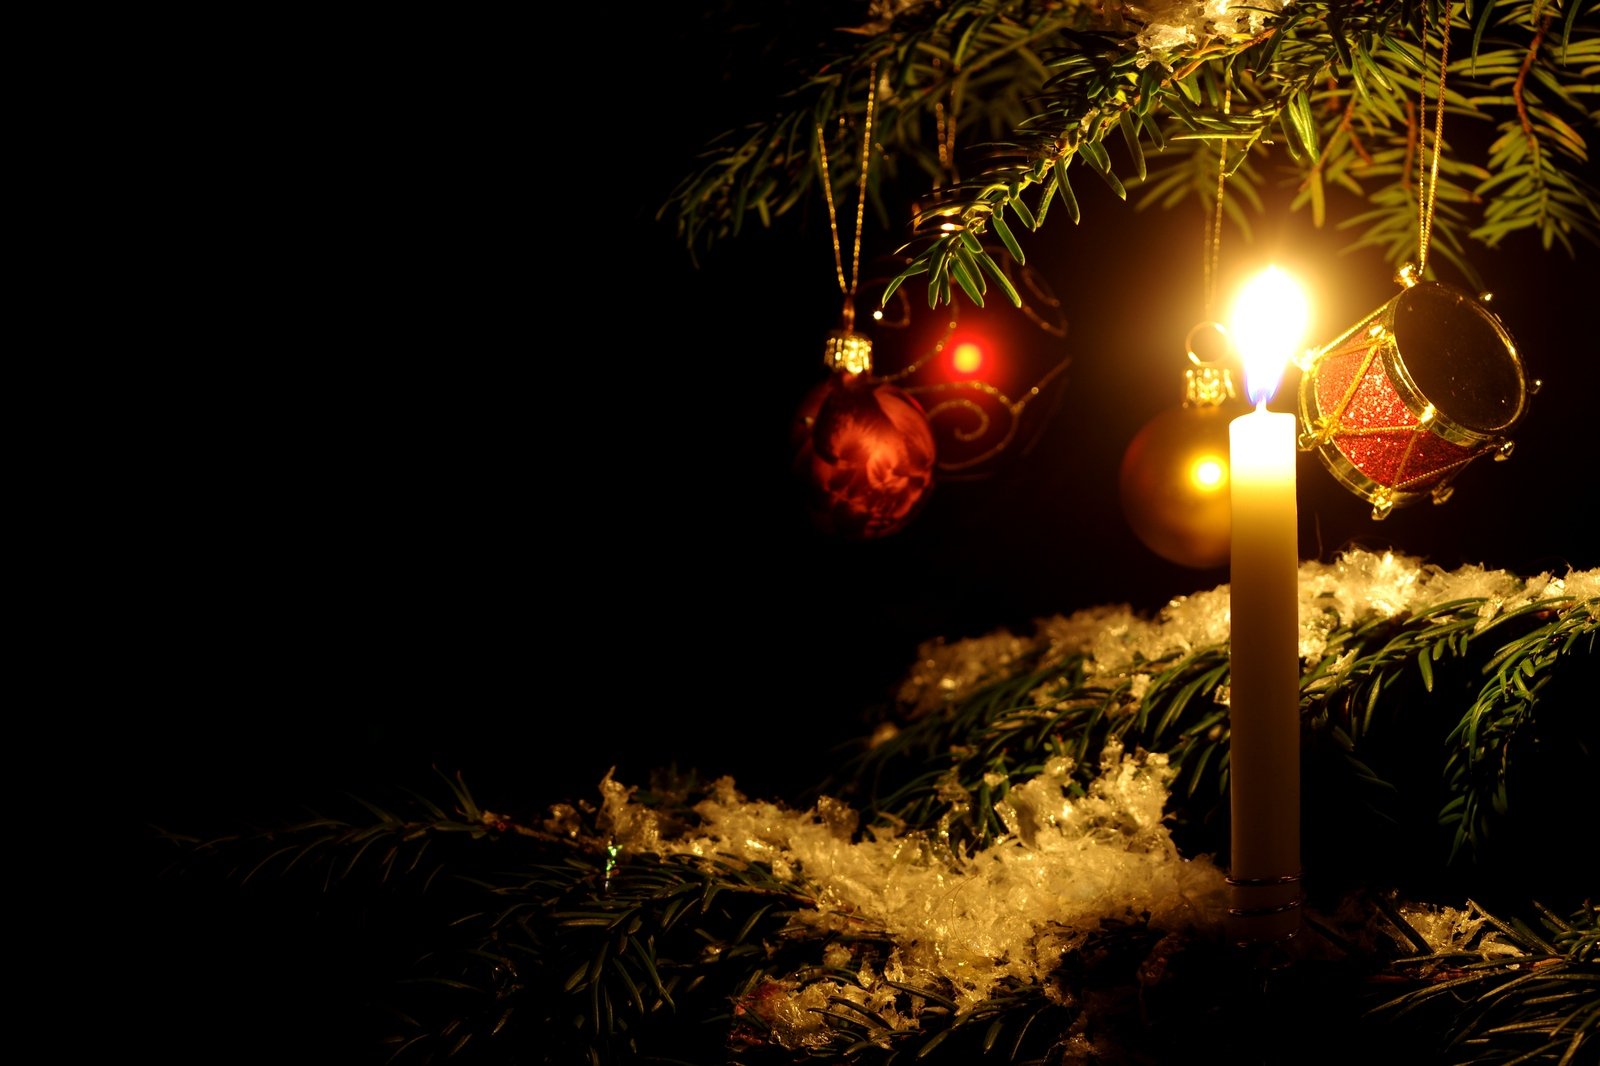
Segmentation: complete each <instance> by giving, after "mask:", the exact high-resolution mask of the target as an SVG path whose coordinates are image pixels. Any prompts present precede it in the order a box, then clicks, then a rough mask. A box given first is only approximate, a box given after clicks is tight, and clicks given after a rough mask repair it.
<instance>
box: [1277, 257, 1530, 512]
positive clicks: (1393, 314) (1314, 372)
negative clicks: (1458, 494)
mask: <svg viewBox="0 0 1600 1066" xmlns="http://www.w3.org/2000/svg"><path fill="white" fill-rule="evenodd" d="M1396 280H1398V281H1399V282H1400V284H1401V285H1402V286H1403V288H1402V290H1401V292H1400V293H1399V294H1398V295H1397V296H1395V297H1394V299H1392V300H1390V301H1389V302H1388V303H1386V304H1384V305H1383V306H1382V307H1380V308H1378V310H1376V311H1374V312H1373V313H1372V314H1370V315H1368V316H1367V317H1366V318H1364V319H1362V320H1361V321H1360V322H1357V323H1356V324H1355V325H1354V326H1352V327H1350V329H1348V330H1346V331H1345V332H1344V333H1343V334H1341V335H1340V336H1339V337H1338V338H1337V339H1335V340H1333V341H1332V342H1330V343H1329V344H1327V345H1326V346H1324V347H1323V348H1321V349H1319V350H1317V351H1314V352H1312V353H1310V354H1309V355H1308V357H1307V359H1306V361H1305V363H1304V365H1303V366H1302V369H1303V370H1304V374H1303V375H1302V377H1301V379H1300V420H1301V431H1302V436H1301V439H1300V447H1301V449H1302V450H1311V449H1315V450H1316V452H1317V454H1318V455H1319V457H1320V458H1321V459H1322V462H1323V465H1325V466H1326V467H1327V468H1328V470H1329V471H1331V472H1332V474H1333V476H1334V477H1335V478H1336V479H1338V481H1339V482H1340V483H1341V484H1343V485H1344V486H1345V487H1346V488H1348V489H1350V490H1351V491H1352V492H1354V493H1355V494H1356V495H1358V496H1360V497H1362V498H1363V499H1366V500H1368V501H1370V502H1371V503H1372V517H1373V518H1383V517H1384V516H1385V515H1387V514H1388V513H1389V512H1390V511H1391V510H1392V509H1393V508H1395V507H1397V506H1400V505H1403V504H1407V503H1411V502H1413V501H1415V500H1417V499H1420V498H1421V497H1423V496H1424V495H1426V496H1431V497H1432V499H1433V502H1434V503H1443V502H1444V501H1445V500H1446V499H1448V498H1449V496H1450V493H1451V492H1452V491H1453V487H1452V486H1451V484H1450V482H1451V481H1452V479H1453V478H1454V477H1455V476H1456V474H1457V473H1458V472H1460V470H1461V468H1462V467H1464V466H1466V465H1467V463H1469V462H1471V461H1472V460H1473V459H1476V458H1477V457H1478V456H1480V455H1483V454H1485V453H1493V454H1494V457H1495V458H1496V459H1504V458H1506V457H1507V456H1508V455H1510V454H1511V441H1510V439H1509V438H1508V437H1507V434H1508V433H1510V431H1511V430H1512V429H1513V428H1514V427H1515V426H1516V424H1517V422H1518V421H1519V420H1520V419H1521V418H1522V415H1523V413H1524V410H1525V409H1526V406H1527V399H1528V396H1529V392H1530V390H1529V387H1528V382H1527V380H1526V379H1525V378H1524V376H1523V372H1522V363H1521V361H1520V360H1519V359H1518V357H1517V351H1516V346H1515V345H1514V344H1513V343H1512V340H1511V335H1510V334H1509V333H1507V332H1506V329H1505V327H1504V326H1503V325H1501V323H1500V320H1499V319H1498V318H1496V317H1495V316H1494V315H1493V314H1491V313H1490V312H1489V311H1488V309H1486V308H1485V307H1484V306H1483V304H1482V303H1481V302H1480V301H1478V300H1477V299H1474V298H1473V297H1471V296H1468V295H1467V294H1465V293H1463V292H1461V291H1459V290H1457V289H1454V288H1451V287H1450V286H1448V285H1443V284H1440V283H1438V282H1432V281H1418V280H1417V279H1416V277H1415V275H1414V272H1413V271H1412V270H1411V268H1409V267H1408V268H1406V269H1404V270H1402V271H1401V272H1400V275H1399V277H1398V278H1397V279H1396ZM1534 384H1535V387H1536V386H1537V382H1535V383H1534Z"/></svg>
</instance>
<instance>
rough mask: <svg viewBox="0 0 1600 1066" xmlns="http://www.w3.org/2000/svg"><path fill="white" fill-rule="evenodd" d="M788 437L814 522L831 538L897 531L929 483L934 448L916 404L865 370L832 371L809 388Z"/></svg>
mask: <svg viewBox="0 0 1600 1066" xmlns="http://www.w3.org/2000/svg"><path fill="white" fill-rule="evenodd" d="M792 442H793V444H794V448H795V457H794V465H795V470H796V472H797V473H798V474H799V475H800V476H801V478H802V479H803V482H804V484H805V485H806V489H807V495H808V508H809V510H810V512H811V518H812V521H813V522H814V523H815V524H816V526H817V528H818V529H820V530H821V531H822V532H824V533H827V534H829V535H832V536H840V537H849V538H853V539H861V540H869V539H873V538H876V537H886V536H888V535H889V534H891V533H896V532H898V531H899V530H901V529H904V528H905V526H906V524H907V523H908V522H910V521H911V519H912V518H913V517H914V516H915V515H916V513H917V511H918V510H919V509H920V508H921V506H922V504H923V502H924V500H925V499H926V498H927V495H928V491H929V489H931V488H932V487H933V470H934V461H935V459H936V449H935V447H934V441H933V430H932V429H931V428H929V426H928V418H927V415H926V414H925V413H924V411H923V409H922V405H921V404H919V403H917V401H916V400H915V399H913V398H912V397H911V396H910V395H909V394H908V393H906V392H905V391H904V390H902V389H900V388H897V387H896V386H894V385H891V384H889V383H888V382H885V381H880V380H876V379H874V378H872V377H871V375H869V374H852V373H848V372H835V373H833V374H832V375H830V376H829V378H828V380H827V381H824V382H822V383H821V384H820V385H818V386H816V387H815V388H814V389H812V390H811V391H810V392H809V393H807V394H806V397H805V399H804V400H802V401H801V403H800V407H799V409H798V410H797V411H796V412H795V419H794V426H793V431H792Z"/></svg>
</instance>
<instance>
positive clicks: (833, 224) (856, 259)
mask: <svg viewBox="0 0 1600 1066" xmlns="http://www.w3.org/2000/svg"><path fill="white" fill-rule="evenodd" d="M877 92H878V65H877V64H876V63H874V64H872V66H871V67H869V68H868V70H867V115H866V122H865V123H864V129H863V131H862V134H861V180H860V183H859V187H858V188H857V191H856V235H855V245H854V247H853V248H852V249H851V255H850V279H849V281H848V282H847V281H846V280H845V276H844V254H843V252H841V250H840V248H839V216H838V213H837V212H836V211H835V210H834V206H833V180H832V179H831V178H829V176H828V139H827V138H826V137H825V136H823V133H822V123H820V122H819V123H817V155H818V159H819V160H820V161H821V165H822V195H823V199H825V200H826V201H827V203H828V230H829V232H830V233H831V234H832V236H833V266H834V270H835V272H836V273H837V274H838V276H839V291H840V292H842V293H844V328H845V329H846V330H849V329H852V328H853V327H854V326H855V321H856V303H855V298H856V285H857V283H858V281H859V280H860V277H861V227H862V223H863V221H864V220H865V218H866V210H867V169H868V164H869V163H870V162H871V160H872V111H873V105H874V104H875V103H876V101H877Z"/></svg>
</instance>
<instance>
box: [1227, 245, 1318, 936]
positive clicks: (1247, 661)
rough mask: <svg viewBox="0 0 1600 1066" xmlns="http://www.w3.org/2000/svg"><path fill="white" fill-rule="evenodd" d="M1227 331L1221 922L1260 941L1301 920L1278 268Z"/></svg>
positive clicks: (1290, 437)
mask: <svg viewBox="0 0 1600 1066" xmlns="http://www.w3.org/2000/svg"><path fill="white" fill-rule="evenodd" d="M1234 320H1235V321H1234V325H1233V327H1232V328H1231V330H1230V335H1231V336H1232V338H1233V340H1234V343H1235V345H1236V346H1237V348H1238V349H1239V353H1240V355H1241V357H1242V359H1243V361H1244V370H1245V387H1246V390H1247V391H1248V392H1249V394H1250V399H1251V401H1252V402H1253V403H1254V404H1255V405H1256V407H1255V410H1254V411H1252V412H1251V413H1249V414H1246V415H1241V416H1240V417H1238V418H1236V419H1234V420H1233V422H1232V423H1231V424H1230V425H1229V427H1228V443H1229V462H1230V463H1231V465H1232V490H1231V491H1232V506H1233V514H1232V521H1233V527H1232V544H1231V548H1230V565H1231V567H1232V569H1231V573H1230V585H1229V609H1230V613H1231V616H1232V621H1231V634H1230V642H1229V647H1230V649H1231V650H1230V655H1229V662H1230V674H1231V680H1230V682H1229V687H1230V696H1229V710H1228V719H1229V729H1230V734H1231V740H1230V743H1229V774H1228V777H1229V782H1230V785H1229V789H1230V802H1231V805H1232V842H1231V853H1232V861H1231V862H1230V865H1229V876H1228V882H1229V885H1230V886H1231V888H1230V891H1231V896H1232V903H1231V909H1230V917H1231V928H1232V933H1233V935H1234V938H1235V939H1236V940H1240V941H1245V942H1261V941H1269V940H1277V939H1281V938H1283V937H1288V936H1292V935H1294V933H1295V932H1297V931H1298V930H1299V928H1300V921H1301V917H1300V899H1301V887H1300V651H1299V637H1300V617H1299V607H1300V590H1299V578H1300V552H1299V539H1298V528H1297V523H1296V511H1295V457H1296V454H1297V446H1296V440H1295V438H1296V430H1297V428H1298V425H1297V420H1296V418H1295V416H1294V415H1293V414H1286V413H1280V412H1273V411H1269V410H1267V401H1268V400H1270V399H1271V398H1272V394H1273V393H1274V392H1276V391H1277V388H1278V383H1279V379H1280V378H1281V377H1282V375H1283V368H1284V365H1285V364H1286V363H1287V361H1288V356H1289V353H1290V351H1291V349H1292V347H1293V344H1294V343H1295V342H1296V340H1297V339H1298V337H1299V336H1300V335H1301V334H1303V332H1304V330H1305V320H1306V312H1305V301H1304V298H1303V296H1301V295H1300V293H1299V289H1298V287H1297V286H1295V285H1294V283H1293V282H1292V281H1291V280H1290V279H1289V278H1288V277H1287V275H1285V274H1283V272H1282V271H1280V270H1278V269H1277V268H1272V269H1270V270H1269V271H1267V273H1265V274H1263V275H1261V276H1260V277H1258V278H1257V279H1256V280H1255V281H1253V282H1252V283H1251V284H1250V285H1249V286H1248V287H1247V288H1246V289H1245V291H1244V292H1243V293H1242V294H1241V296H1240V299H1239V302H1238V304H1237V305H1236V307H1235V313H1234Z"/></svg>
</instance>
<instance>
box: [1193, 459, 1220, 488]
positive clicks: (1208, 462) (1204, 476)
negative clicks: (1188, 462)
mask: <svg viewBox="0 0 1600 1066" xmlns="http://www.w3.org/2000/svg"><path fill="white" fill-rule="evenodd" d="M1227 478H1228V468H1227V466H1225V465H1224V464H1223V462H1222V460H1221V459H1218V458H1217V457H1216V456H1214V455H1206V456H1202V457H1201V458H1199V459H1197V460H1196V461H1195V464H1194V466H1193V467H1191V468H1190V470H1189V479H1190V480H1191V481H1193V482H1194V486H1195V488H1197V489H1202V490H1205V491H1208V492H1214V491H1216V490H1217V489H1220V488H1221V487H1222V485H1223V482H1225V481H1226V480H1227Z"/></svg>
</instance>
